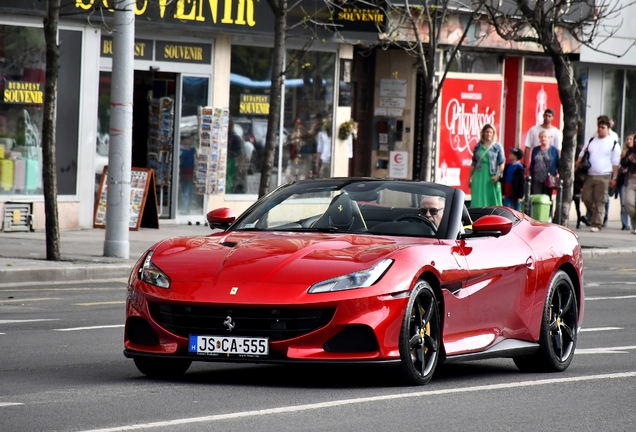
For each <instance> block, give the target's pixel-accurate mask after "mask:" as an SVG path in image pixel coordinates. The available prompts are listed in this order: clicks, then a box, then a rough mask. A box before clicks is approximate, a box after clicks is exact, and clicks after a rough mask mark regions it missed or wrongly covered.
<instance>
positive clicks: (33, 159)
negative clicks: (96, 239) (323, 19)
mask: <svg viewBox="0 0 636 432" xmlns="http://www.w3.org/2000/svg"><path fill="white" fill-rule="evenodd" d="M13 3H14V4H12V5H11V8H8V9H6V10H3V9H2V8H0V11H2V12H3V13H4V12H6V14H5V15H4V16H7V17H9V18H6V19H0V42H1V43H0V49H1V50H4V55H0V57H4V58H7V59H9V58H12V57H15V60H16V61H13V62H11V63H5V64H2V65H0V68H3V69H2V74H3V77H4V81H3V82H4V84H3V85H6V88H5V87H3V88H2V90H3V92H4V90H7V92H6V95H7V96H6V100H5V101H4V102H3V103H2V105H1V106H0V146H2V151H3V152H4V154H0V157H1V158H0V160H2V161H3V162H2V173H3V176H2V183H0V210H2V209H3V207H4V203H6V202H9V201H18V202H24V203H28V204H29V206H30V207H31V211H32V213H33V215H34V225H33V226H34V228H35V229H43V227H44V212H43V197H42V181H41V178H42V176H41V169H42V167H41V164H42V162H41V123H42V103H41V98H42V89H43V88H44V69H45V66H44V40H43V32H42V24H41V23H42V18H41V17H42V16H43V13H44V7H45V3H42V2H38V1H34V2H20V1H17V0H16V1H15V2H13ZM31 3H33V4H31ZM103 3H104V5H105V6H106V8H104V9H101V10H99V11H95V10H94V9H93V8H94V7H95V6H100V5H101V4H102V2H96V1H94V0H73V1H70V0H68V1H63V8H65V10H70V9H73V10H74V11H75V12H76V13H78V15H76V16H74V17H72V18H63V19H62V21H61V23H60V40H61V42H62V44H61V52H62V61H61V65H62V70H61V71H60V84H59V85H60V90H61V91H60V92H59V93H58V98H59V99H58V127H57V131H58V135H57V165H58V173H57V176H58V190H59V193H60V195H59V197H58V202H59V212H60V220H61V222H60V225H61V227H62V228H77V227H85V228H86V227H91V226H93V221H94V213H95V202H96V200H98V198H99V197H97V193H98V190H99V187H100V182H101V180H102V176H103V173H104V167H106V166H107V165H108V147H109V125H110V89H111V86H112V85H113V83H112V81H111V78H112V61H113V60H112V58H113V54H114V53H113V44H112V32H113V28H112V27H111V26H112V10H110V9H108V2H103ZM214 7H215V3H214V4H213V3H212V2H210V3H209V4H208V3H207V2H200V3H197V2H193V3H190V2H176V3H170V4H167V3H166V4H164V3H162V2H159V3H156V2H136V4H135V14H136V25H135V27H136V28H135V59H134V77H133V79H134V96H133V99H134V100H133V104H134V106H133V143H132V149H131V150H132V167H133V168H143V169H151V170H152V172H153V174H154V179H155V183H156V190H155V191H154V192H155V193H156V196H157V207H158V216H159V218H160V219H161V223H171V222H172V223H204V221H205V213H206V212H207V211H208V210H210V209H211V208H216V207H230V208H233V209H234V210H235V211H236V212H237V213H240V212H241V211H242V210H244V209H245V208H247V207H248V206H249V205H251V204H252V203H253V202H254V201H255V200H256V199H257V193H258V183H259V180H260V171H261V161H262V156H263V146H264V140H265V134H266V131H267V114H268V112H269V87H270V79H271V60H270V59H271V52H272V47H273V38H272V36H271V32H272V28H273V24H272V23H273V18H272V14H271V11H270V10H269V7H268V6H267V4H266V2H254V1H252V0H246V1H245V2H243V1H228V2H225V4H224V6H219V5H216V7H217V9H216V10H213V8H214ZM82 14H83V15H82ZM65 16H67V17H68V16H69V15H68V14H65ZM16 23H23V24H24V25H18V24H16ZM73 29H75V31H72V30H73ZM304 43H305V41H304V40H303V39H302V38H295V40H294V41H291V42H288V45H287V62H288V67H287V72H286V77H285V78H286V80H285V83H286V85H285V87H284V100H283V107H282V125H281V129H280V131H279V139H278V146H277V150H276V160H275V163H274V169H273V172H272V175H273V178H272V182H271V185H272V187H275V186H277V185H279V184H281V183H283V182H285V181H289V180H293V179H303V178H312V177H327V176H332V175H340V176H342V175H347V167H348V162H347V161H348V157H345V158H344V161H343V158H342V157H341V156H342V155H343V154H347V150H348V149H347V146H346V143H344V142H341V141H340V140H337V139H336V138H335V137H334V130H336V126H337V124H338V122H342V121H344V120H348V118H349V117H350V108H346V107H345V108H341V107H336V104H337V96H336V92H337V88H338V83H337V80H336V76H337V74H338V62H339V59H340V58H351V56H352V49H351V47H350V46H347V45H343V44H340V43H337V42H334V43H329V42H323V43H320V44H317V45H319V46H312V47H311V48H310V49H309V50H307V49H306V48H305V47H304ZM24 53H28V55H24ZM7 64H10V67H9V66H7ZM20 98H22V99H20ZM200 107H219V108H222V109H224V110H228V113H229V115H230V119H231V124H232V127H231V128H230V130H229V134H228V135H229V137H230V138H231V139H228V142H227V143H226V145H227V156H228V158H227V166H226V167H225V173H226V177H225V184H226V186H227V187H226V188H225V189H221V190H220V193H219V190H217V191H216V192H214V193H208V191H205V190H203V191H202V190H201V189H200V188H197V187H196V182H195V179H194V178H195V175H196V166H195V163H196V162H195V161H196V157H197V154H196V148H197V146H198V145H199V144H200V133H199V132H200V123H199V122H200V116H199V115H198V113H199V108H200ZM339 159H340V160H339ZM8 161H10V164H11V167H10V168H9V162H8ZM22 166H24V169H22ZM5 167H7V168H5ZM15 167H17V168H15ZM16 172H18V173H20V176H18V177H19V178H16V179H14V178H13V177H15V173H16ZM22 173H24V174H23V175H24V179H23V180H21V178H22V177H21V176H22ZM9 177H11V181H9Z"/></svg>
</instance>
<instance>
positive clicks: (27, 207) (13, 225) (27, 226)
mask: <svg viewBox="0 0 636 432" xmlns="http://www.w3.org/2000/svg"><path fill="white" fill-rule="evenodd" d="M32 227H33V204H32V203H9V202H8V203H5V204H4V216H3V218H2V231H3V232H10V231H27V232H28V231H31V230H32Z"/></svg>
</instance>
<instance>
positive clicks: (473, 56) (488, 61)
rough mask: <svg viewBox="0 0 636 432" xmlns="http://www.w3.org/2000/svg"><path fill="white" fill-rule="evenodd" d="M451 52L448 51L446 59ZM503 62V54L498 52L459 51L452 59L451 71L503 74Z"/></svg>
mask: <svg viewBox="0 0 636 432" xmlns="http://www.w3.org/2000/svg"><path fill="white" fill-rule="evenodd" d="M449 53H450V51H447V52H446V61H448V54H449ZM502 63H503V56H501V55H498V54H485V53H476V52H470V51H458V52H457V54H456V55H455V58H454V59H453V60H452V61H451V66H450V69H449V72H460V73H476V74H501V72H502Z"/></svg>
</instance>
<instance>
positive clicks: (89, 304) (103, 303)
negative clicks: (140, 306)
mask: <svg viewBox="0 0 636 432" xmlns="http://www.w3.org/2000/svg"><path fill="white" fill-rule="evenodd" d="M118 304H126V300H119V301H106V302H94V303H75V304H74V305H73V306H99V305H118Z"/></svg>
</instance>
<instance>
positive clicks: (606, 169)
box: [579, 135, 621, 175]
mask: <svg viewBox="0 0 636 432" xmlns="http://www.w3.org/2000/svg"><path fill="white" fill-rule="evenodd" d="M614 143H616V145H614ZM612 147H614V150H612ZM586 149H587V150H589V151H590V164H591V165H592V166H591V167H590V170H589V171H588V172H587V174H588V175H608V174H612V172H613V171H612V168H613V166H614V165H618V164H619V162H620V160H621V146H620V144H618V141H617V140H616V139H615V138H614V137H613V136H611V135H609V136H606V137H605V138H598V137H594V138H593V139H592V141H590V142H589V143H587V144H586V145H584V146H583V148H582V149H581V152H580V153H579V157H583V154H584V153H585V150H586Z"/></svg>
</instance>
